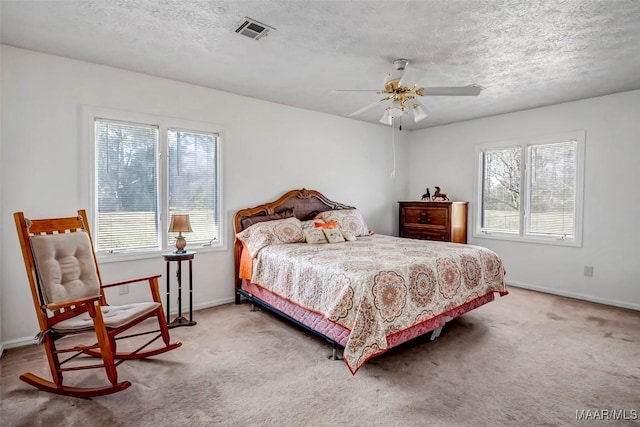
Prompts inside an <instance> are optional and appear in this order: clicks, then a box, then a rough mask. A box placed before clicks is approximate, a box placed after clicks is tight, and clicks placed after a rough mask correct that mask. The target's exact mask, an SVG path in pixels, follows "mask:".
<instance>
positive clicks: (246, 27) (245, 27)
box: [236, 16, 275, 40]
mask: <svg viewBox="0 0 640 427" xmlns="http://www.w3.org/2000/svg"><path fill="white" fill-rule="evenodd" d="M271 30H275V28H273V27H270V26H268V25H265V24H263V23H262V22H259V21H256V20H255V19H251V18H249V17H247V16H245V21H244V22H243V23H242V24H240V26H239V27H238V28H236V33H238V34H242V35H243V36H247V37H249V38H251V39H254V40H260V39H261V38H262V37H265V36H266V35H267V34H268V33H269V31H271Z"/></svg>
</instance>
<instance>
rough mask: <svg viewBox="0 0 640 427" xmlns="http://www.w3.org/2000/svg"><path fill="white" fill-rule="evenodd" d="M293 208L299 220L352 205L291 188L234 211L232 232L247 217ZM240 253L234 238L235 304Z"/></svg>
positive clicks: (237, 296) (272, 213)
mask: <svg viewBox="0 0 640 427" xmlns="http://www.w3.org/2000/svg"><path fill="white" fill-rule="evenodd" d="M291 208H293V214H294V215H295V216H296V218H298V219H299V220H301V221H305V220H308V219H313V217H314V216H315V215H317V214H318V213H319V212H324V211H328V210H334V209H353V206H347V205H343V204H342V203H337V202H333V201H331V200H329V199H327V198H326V197H325V196H324V195H323V194H322V193H320V192H319V191H316V190H307V189H306V188H302V189H300V190H291V191H289V192H287V193H285V194H284V195H283V196H282V197H280V198H279V199H278V200H275V201H273V202H269V203H264V204H262V205H258V206H255V207H253V208H247V209H241V210H239V211H238V212H236V214H235V216H234V217H233V230H234V234H237V233H239V232H240V231H242V230H244V226H243V224H242V223H243V220H245V219H247V218H252V217H257V216H265V215H274V214H275V213H276V212H280V211H282V210H286V209H291ZM241 253H242V242H241V241H240V240H238V239H237V238H236V239H235V242H234V245H233V261H234V267H235V268H234V274H235V277H234V282H235V285H234V294H235V299H236V304H239V303H240V295H239V294H238V292H237V290H238V289H239V288H240V286H241V285H242V280H241V279H240V278H239V275H240V255H241Z"/></svg>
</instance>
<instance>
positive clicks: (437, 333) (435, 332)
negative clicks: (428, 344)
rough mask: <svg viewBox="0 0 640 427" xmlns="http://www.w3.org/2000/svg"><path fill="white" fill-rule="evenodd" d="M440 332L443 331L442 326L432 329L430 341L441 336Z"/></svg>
mask: <svg viewBox="0 0 640 427" xmlns="http://www.w3.org/2000/svg"><path fill="white" fill-rule="evenodd" d="M440 332H442V326H440V327H439V328H435V329H434V330H433V331H431V337H430V338H429V341H433V340H435V339H436V338H438V337H439V336H440Z"/></svg>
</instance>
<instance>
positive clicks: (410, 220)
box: [404, 206, 449, 227]
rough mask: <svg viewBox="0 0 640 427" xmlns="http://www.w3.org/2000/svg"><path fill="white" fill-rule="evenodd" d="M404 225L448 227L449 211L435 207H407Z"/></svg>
mask: <svg viewBox="0 0 640 427" xmlns="http://www.w3.org/2000/svg"><path fill="white" fill-rule="evenodd" d="M404 223H405V224H406V225H412V224H421V225H431V226H435V227H448V225H449V209H448V208H446V207H435V206H434V207H428V208H422V207H412V206H407V207H405V208H404Z"/></svg>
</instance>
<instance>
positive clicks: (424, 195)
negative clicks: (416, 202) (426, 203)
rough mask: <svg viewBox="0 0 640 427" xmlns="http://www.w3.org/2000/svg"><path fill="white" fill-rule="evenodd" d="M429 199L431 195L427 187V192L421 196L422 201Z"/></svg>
mask: <svg viewBox="0 0 640 427" xmlns="http://www.w3.org/2000/svg"><path fill="white" fill-rule="evenodd" d="M429 199H431V193H430V192H429V187H427V192H426V193H424V194H423V195H422V200H429Z"/></svg>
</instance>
